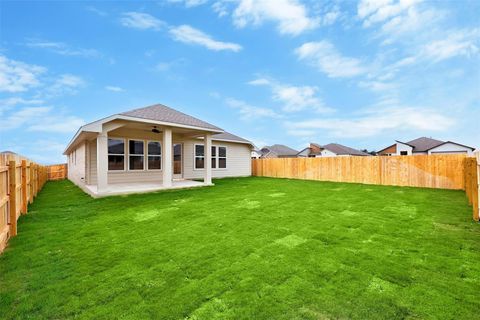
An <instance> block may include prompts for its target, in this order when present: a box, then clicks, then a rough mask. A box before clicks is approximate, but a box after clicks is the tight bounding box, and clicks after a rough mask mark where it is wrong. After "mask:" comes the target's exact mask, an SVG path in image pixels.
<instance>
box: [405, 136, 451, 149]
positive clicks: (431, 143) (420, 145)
mask: <svg viewBox="0 0 480 320" xmlns="http://www.w3.org/2000/svg"><path fill="white" fill-rule="evenodd" d="M442 143H444V141H440V140H435V139H432V138H427V137H421V138H417V139H414V140H412V141H408V142H407V144H408V145H411V146H412V147H413V151H415V152H424V151H427V150H430V149H432V148H434V147H436V146H438V145H441V144H442Z"/></svg>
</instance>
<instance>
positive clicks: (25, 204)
mask: <svg viewBox="0 0 480 320" xmlns="http://www.w3.org/2000/svg"><path fill="white" fill-rule="evenodd" d="M27 188H28V185H27V160H22V213H23V214H26V213H27V210H28V202H27V201H28V199H27Z"/></svg>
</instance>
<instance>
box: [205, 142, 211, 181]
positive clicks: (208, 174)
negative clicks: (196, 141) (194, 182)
mask: <svg viewBox="0 0 480 320" xmlns="http://www.w3.org/2000/svg"><path fill="white" fill-rule="evenodd" d="M204 141H205V143H204V146H205V150H204V151H205V169H204V174H205V176H204V178H203V183H204V184H212V134H210V133H206V134H205V138H204Z"/></svg>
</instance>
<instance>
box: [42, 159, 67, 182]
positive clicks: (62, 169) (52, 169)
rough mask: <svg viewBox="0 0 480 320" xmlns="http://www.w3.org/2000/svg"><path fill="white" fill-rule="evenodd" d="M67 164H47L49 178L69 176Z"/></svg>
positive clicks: (57, 178)
mask: <svg viewBox="0 0 480 320" xmlns="http://www.w3.org/2000/svg"><path fill="white" fill-rule="evenodd" d="M67 170H68V169H67V164H66V163H62V164H52V165H49V166H47V173H48V180H49V181H50V180H63V179H66V178H67Z"/></svg>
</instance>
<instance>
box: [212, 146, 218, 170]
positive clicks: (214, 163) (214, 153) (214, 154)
mask: <svg viewBox="0 0 480 320" xmlns="http://www.w3.org/2000/svg"><path fill="white" fill-rule="evenodd" d="M216 167H217V147H215V146H212V168H213V169H215V168H216Z"/></svg>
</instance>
